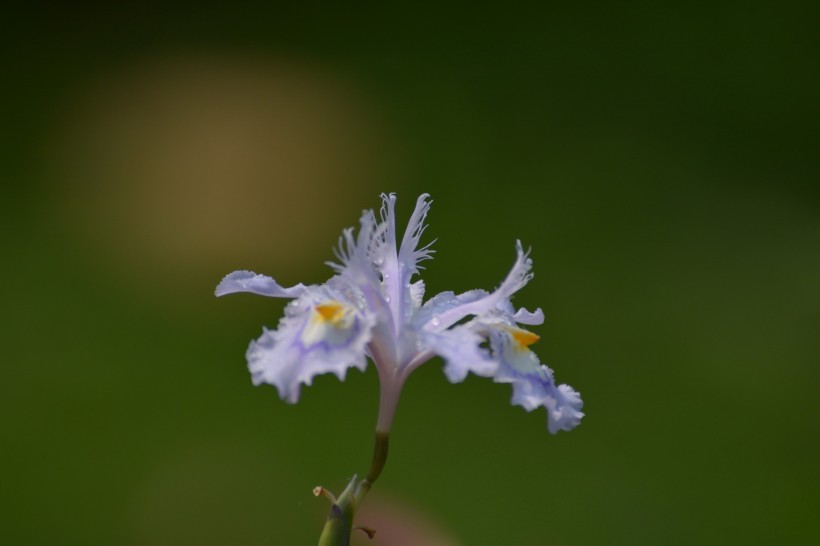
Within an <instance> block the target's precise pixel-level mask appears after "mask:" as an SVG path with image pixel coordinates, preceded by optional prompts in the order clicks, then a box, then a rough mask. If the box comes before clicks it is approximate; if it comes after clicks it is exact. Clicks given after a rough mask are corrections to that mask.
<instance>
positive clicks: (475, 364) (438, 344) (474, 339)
mask: <svg viewBox="0 0 820 546" xmlns="http://www.w3.org/2000/svg"><path fill="white" fill-rule="evenodd" d="M421 339H422V344H423V345H424V346H425V347H427V348H428V349H429V350H431V351H433V352H435V353H436V354H437V355H439V356H441V357H442V358H443V359H444V361H445V364H444V375H446V376H447V379H449V380H450V382H451V383H460V382H462V381H464V379H465V378H466V377H467V374H468V373H470V372H472V373H474V374H476V375H480V376H482V377H491V376H492V375H493V374H495V372H496V370H497V369H498V363H497V362H496V361H495V360H493V359H492V358H490V354H489V352H488V351H487V350H486V349H484V348H483V347H481V343H483V342H484V338H483V337H481V336H480V335H479V334H477V333H476V332H474V331H472V330H471V329H470V328H468V327H467V326H457V327H455V328H451V329H449V330H445V331H443V332H424V333H423V334H422V337H421Z"/></svg>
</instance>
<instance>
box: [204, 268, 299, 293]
mask: <svg viewBox="0 0 820 546" xmlns="http://www.w3.org/2000/svg"><path fill="white" fill-rule="evenodd" d="M304 291H305V285H303V284H302V283H299V284H297V285H295V286H291V287H290V288H283V287H281V286H279V283H277V282H276V281H275V280H273V279H272V278H270V277H268V276H267V275H259V274H257V273H254V272H253V271H234V272H233V273H230V274H228V275H226V276H225V278H224V279H222V281H221V282H220V283H219V284H218V285H217V287H216V292H215V293H216V295H217V296H224V295H225V294H234V293H236V292H251V293H252V294H259V295H260V296H268V297H271V298H298V297H299V296H301V295H302V293H304Z"/></svg>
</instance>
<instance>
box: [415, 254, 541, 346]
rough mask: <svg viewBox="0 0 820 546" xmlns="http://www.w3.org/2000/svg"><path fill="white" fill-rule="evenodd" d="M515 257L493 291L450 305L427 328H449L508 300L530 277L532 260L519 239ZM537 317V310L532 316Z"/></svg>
mask: <svg viewBox="0 0 820 546" xmlns="http://www.w3.org/2000/svg"><path fill="white" fill-rule="evenodd" d="M515 249H516V259H515V263H514V264H513V267H512V269H511V270H510V272H509V273H508V274H507V278H505V279H504V282H502V283H501V286H499V287H498V288H497V289H496V290H495V291H494V292H492V293H490V294H486V295H485V296H484V297H482V298H479V299H475V300H471V301H468V302H465V303H463V304H461V305H457V306H455V307H452V308H450V309H448V310H446V311H444V312H442V313H440V314H439V315H438V317H437V318H438V322H437V324H432V323H431V324H429V325H428V327H427V328H428V329H435V330H439V331H440V330H443V329H445V328H449V327H450V326H452V325H453V324H455V323H457V322H458V321H460V320H461V319H463V318H464V317H467V316H470V315H481V314H483V313H486V312H488V311H490V310H492V309H493V308H494V307H496V306H497V305H499V304H500V303H503V302H504V301H506V300H508V299H509V298H510V296H512V295H513V294H515V293H516V292H518V291H519V290H521V289H522V288H523V287H524V286H525V285H526V284H527V282H529V280H530V279H532V273H531V272H530V270H531V269H532V260H531V259H530V258H529V252H524V248H523V247H522V246H521V241H517V242H516V246H515ZM536 317H537V312H536V313H535V314H533V318H536Z"/></svg>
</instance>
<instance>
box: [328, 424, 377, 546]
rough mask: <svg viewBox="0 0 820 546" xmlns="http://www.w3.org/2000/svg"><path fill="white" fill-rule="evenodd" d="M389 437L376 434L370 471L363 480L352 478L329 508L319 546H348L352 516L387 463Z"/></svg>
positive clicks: (351, 528) (351, 529)
mask: <svg viewBox="0 0 820 546" xmlns="http://www.w3.org/2000/svg"><path fill="white" fill-rule="evenodd" d="M389 438H390V436H389V435H388V434H387V433H386V432H376V441H375V444H374V446H373V459H372V460H371V462H370V470H368V472H367V476H366V477H365V478H364V479H363V480H359V479H358V477H357V476H353V479H351V480H350V483H348V484H347V487H345V490H344V491H342V494H341V495H339V498H338V499H337V500H336V502H335V503H333V506H331V507H330V513H329V514H328V515H327V520H325V527H324V529H322V535H321V536H320V537H319V546H349V545H350V533H351V532H352V531H353V516H354V515H355V514H356V509H357V508H358V507H359V504H361V502H362V500H364V497H365V495H367V492H368V491H370V487H371V486H372V485H373V482H375V481H376V479H377V478H378V477H379V475H380V474H381V473H382V469H383V468H384V464H385V462H386V461H387V446H388V440H389Z"/></svg>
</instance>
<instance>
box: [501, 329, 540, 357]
mask: <svg viewBox="0 0 820 546" xmlns="http://www.w3.org/2000/svg"><path fill="white" fill-rule="evenodd" d="M504 329H505V330H506V331H507V332H508V333H509V334H510V337H511V338H512V339H513V341H514V342H515V348H516V349H518V350H520V351H523V350H525V349H526V348H527V347H529V346H530V345H532V344H533V343H535V342H536V341H538V340H539V339H541V336H539V335H538V334H533V333H532V332H530V331H529V330H524V329H523V328H516V327H514V326H505V327H504Z"/></svg>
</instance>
